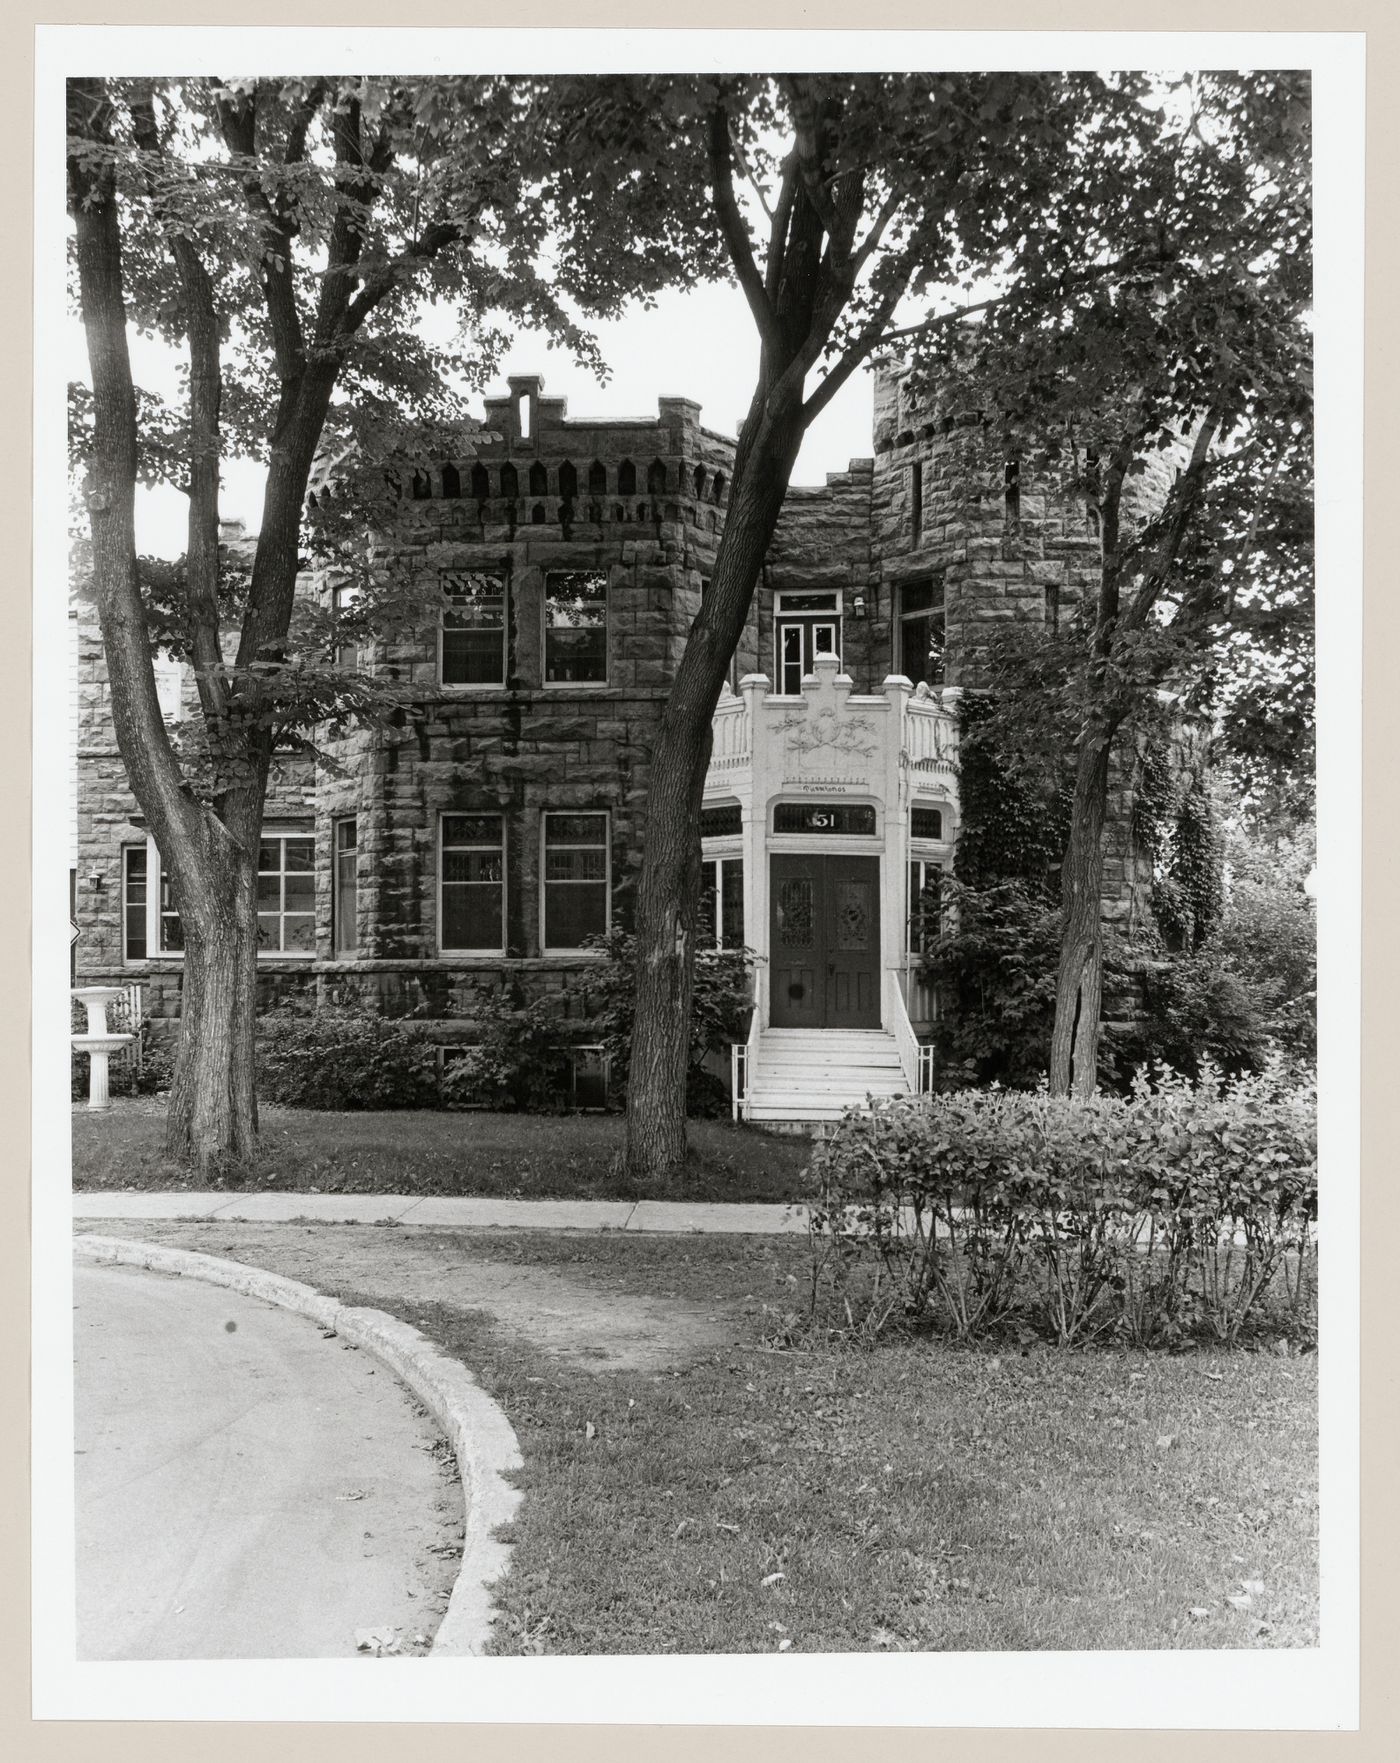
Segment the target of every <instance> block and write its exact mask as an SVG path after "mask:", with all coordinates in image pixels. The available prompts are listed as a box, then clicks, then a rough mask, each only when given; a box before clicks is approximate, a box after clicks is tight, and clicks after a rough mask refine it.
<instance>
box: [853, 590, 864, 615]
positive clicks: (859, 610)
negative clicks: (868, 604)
mask: <svg viewBox="0 0 1400 1763" xmlns="http://www.w3.org/2000/svg"><path fill="white" fill-rule="evenodd" d="M851 617H852V618H864V617H865V595H864V594H857V595H856V596H855V598H854V599H853V600H852V601H851Z"/></svg>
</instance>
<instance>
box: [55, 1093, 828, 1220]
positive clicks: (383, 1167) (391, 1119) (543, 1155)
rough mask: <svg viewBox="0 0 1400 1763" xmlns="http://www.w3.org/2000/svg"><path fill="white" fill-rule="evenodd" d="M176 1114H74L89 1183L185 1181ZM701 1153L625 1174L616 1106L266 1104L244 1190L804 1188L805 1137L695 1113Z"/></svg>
mask: <svg viewBox="0 0 1400 1763" xmlns="http://www.w3.org/2000/svg"><path fill="white" fill-rule="evenodd" d="M164 1135H165V1113H164V1109H163V1107H162V1106H161V1105H160V1104H158V1103H153V1102H150V1101H128V1102H114V1103H113V1105H112V1108H111V1110H110V1111H109V1112H107V1113H105V1114H97V1115H93V1114H89V1113H88V1112H87V1111H86V1110H85V1109H83V1108H75V1109H74V1111H73V1185H74V1187H75V1188H78V1189H89V1190H91V1189H112V1188H123V1189H125V1188H149V1189H165V1188H182V1187H183V1188H188V1187H193V1186H196V1185H200V1184H197V1183H196V1182H195V1181H194V1179H193V1178H192V1177H191V1175H190V1173H189V1171H188V1170H186V1169H182V1168H181V1167H180V1166H179V1165H177V1164H173V1163H171V1162H170V1161H169V1160H168V1159H167V1158H166V1156H165V1153H164ZM689 1136H690V1159H689V1162H688V1164H687V1166H686V1169H685V1171H684V1173H683V1175H682V1176H681V1177H680V1178H679V1179H678V1180H676V1181H672V1182H669V1183H665V1184H661V1183H641V1182H634V1181H629V1180H627V1179H626V1177H625V1176H624V1175H623V1173H622V1169H621V1152H622V1139H623V1121H622V1118H621V1116H620V1115H614V1114H572V1115H548V1114H531V1115H521V1114H478V1113H442V1112H424V1111H413V1110H403V1111H401V1112H400V1111H396V1112H393V1113H379V1114H375V1113H346V1114H332V1113H321V1112H313V1111H311V1110H306V1109H295V1108H276V1107H264V1108H263V1109H262V1132H261V1144H260V1148H259V1154H258V1159H257V1162H256V1163H255V1164H254V1166H253V1167H252V1168H251V1169H250V1170H249V1171H248V1172H247V1173H246V1175H244V1176H243V1178H242V1182H241V1185H243V1186H245V1187H255V1188H257V1189H259V1190H261V1191H264V1192H268V1193H313V1192H320V1193H335V1194H483V1195H499V1196H503V1197H510V1198H515V1199H574V1200H644V1199H668V1200H756V1201H757V1200H767V1201H788V1200H792V1199H795V1198H797V1197H798V1196H799V1193H800V1188H801V1181H800V1177H801V1172H802V1170H803V1168H804V1167H805V1166H806V1162H807V1156H808V1146H807V1143H806V1141H805V1140H802V1139H794V1138H782V1137H777V1136H774V1135H770V1134H764V1133H759V1132H756V1131H754V1130H753V1129H752V1128H748V1127H741V1126H734V1125H732V1124H731V1123H730V1122H729V1121H724V1120H693V1121H691V1122H690V1134H689Z"/></svg>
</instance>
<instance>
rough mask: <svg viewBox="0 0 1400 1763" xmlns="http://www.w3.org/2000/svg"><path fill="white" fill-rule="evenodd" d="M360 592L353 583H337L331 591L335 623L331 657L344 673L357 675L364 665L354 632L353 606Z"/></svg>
mask: <svg viewBox="0 0 1400 1763" xmlns="http://www.w3.org/2000/svg"><path fill="white" fill-rule="evenodd" d="M359 598H360V590H359V587H358V585H357V584H356V583H355V582H337V583H336V584H335V586H334V587H333V588H332V589H331V618H332V620H333V621H334V623H335V644H334V648H333V651H332V653H333V657H334V660H335V664H336V666H337V667H339V668H341V669H342V670H343V671H344V672H346V673H358V672H359V670H360V668H361V667H362V666H363V665H364V649H363V647H362V646H361V643H360V638H359V635H358V634H357V632H356V630H355V604H356V602H357V601H358V600H359Z"/></svg>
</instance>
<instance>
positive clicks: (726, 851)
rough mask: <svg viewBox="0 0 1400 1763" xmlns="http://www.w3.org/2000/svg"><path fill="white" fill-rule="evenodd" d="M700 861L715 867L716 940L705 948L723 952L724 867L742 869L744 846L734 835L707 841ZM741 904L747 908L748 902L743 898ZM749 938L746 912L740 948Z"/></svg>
mask: <svg viewBox="0 0 1400 1763" xmlns="http://www.w3.org/2000/svg"><path fill="white" fill-rule="evenodd" d="M700 861H701V863H702V864H703V863H713V864H714V866H715V924H714V932H715V940H714V942H713V943H707V944H705V945H703V946H704V947H706V948H710V949H718V950H721V951H723V950H724V949H725V947H726V945H725V941H724V866H725V864H727V863H737V864H739V865H740V866H741V867H742V865H743V861H744V847H743V844H742V842H741V841H740V840H739V839H738V838H735V837H734V836H733V835H732V834H726V835H725V836H724V837H722V838H718V839H705V840H704V841H703V842H702V844H701V848H700ZM747 880H748V878H747V877H745V883H746V885H747ZM741 904H742V905H743V906H744V907H747V901H746V900H744V899H743V898H742V896H741ZM748 938H749V925H748V912H747V910H745V911H744V928H743V935H742V936H741V938H740V940H739V947H740V948H743V947H744V946H745V945H746V944H747V942H748Z"/></svg>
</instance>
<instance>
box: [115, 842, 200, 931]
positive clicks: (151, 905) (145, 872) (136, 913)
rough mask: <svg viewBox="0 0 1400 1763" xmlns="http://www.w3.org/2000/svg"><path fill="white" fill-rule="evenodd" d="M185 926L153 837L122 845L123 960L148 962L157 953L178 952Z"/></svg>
mask: <svg viewBox="0 0 1400 1763" xmlns="http://www.w3.org/2000/svg"><path fill="white" fill-rule="evenodd" d="M184 946H185V927H184V926H183V925H182V924H181V923H180V914H179V913H178V912H177V911H176V909H175V900H174V896H173V894H172V892H171V887H170V878H169V876H167V875H166V874H164V872H163V871H162V869H161V865H160V853H159V852H158V851H157V849H156V847H155V843H154V841H153V840H150V839H148V840H147V841H146V843H145V844H144V845H124V846H123V847H122V959H123V960H125V961H145V960H148V959H149V958H150V956H151V955H152V954H154V953H159V954H161V955H178V954H179V953H180V952H181V951H182V950H183V949H184Z"/></svg>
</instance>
